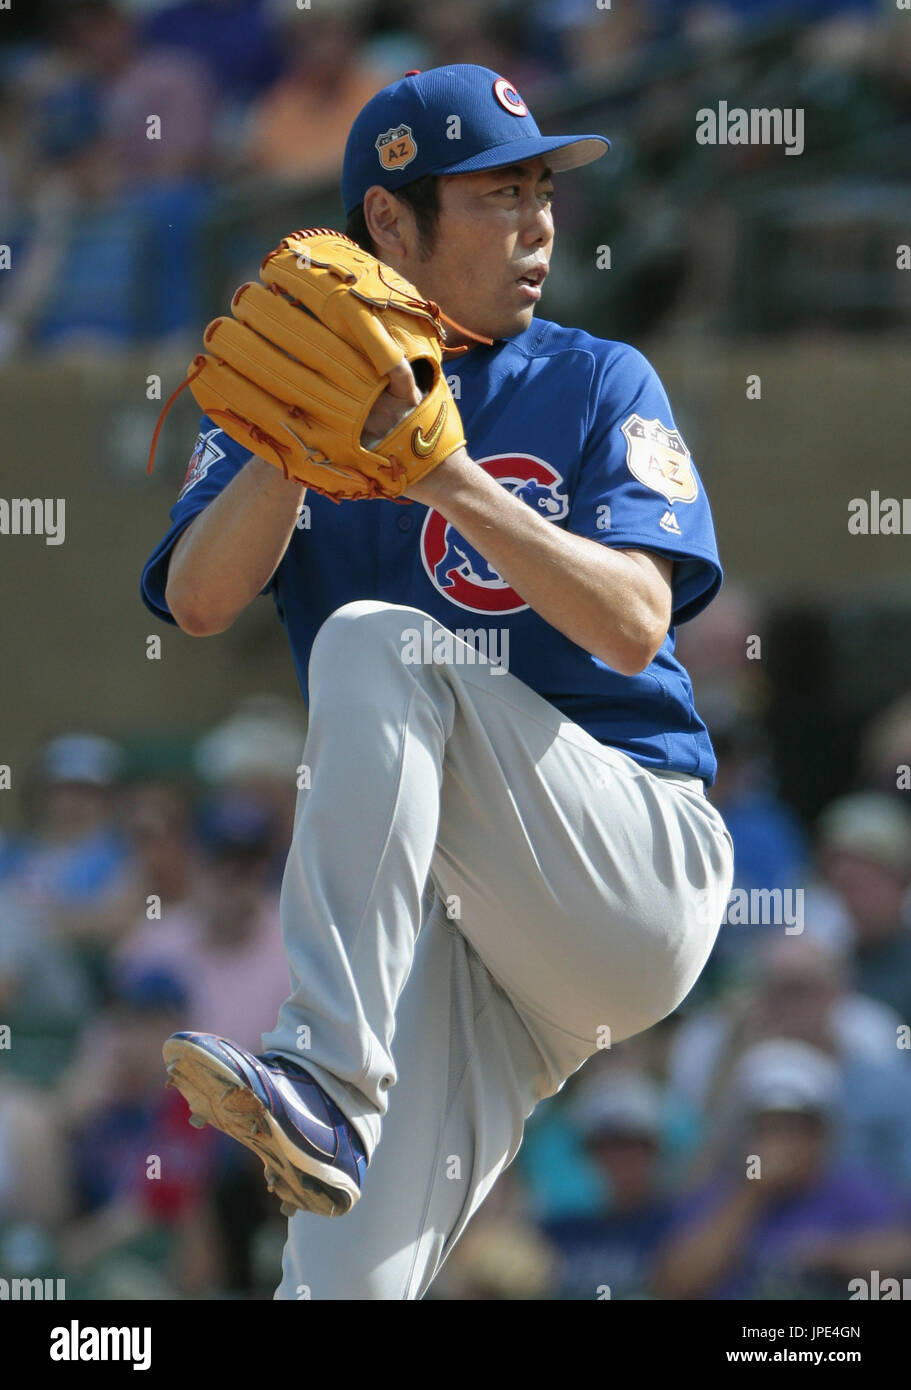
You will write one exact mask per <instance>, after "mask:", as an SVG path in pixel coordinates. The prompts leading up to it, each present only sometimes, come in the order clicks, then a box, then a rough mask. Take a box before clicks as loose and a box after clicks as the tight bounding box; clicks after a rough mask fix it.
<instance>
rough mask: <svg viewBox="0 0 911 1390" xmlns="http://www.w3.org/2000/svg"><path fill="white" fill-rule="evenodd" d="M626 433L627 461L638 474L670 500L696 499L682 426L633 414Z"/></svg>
mask: <svg viewBox="0 0 911 1390" xmlns="http://www.w3.org/2000/svg"><path fill="white" fill-rule="evenodd" d="M620 428H621V430H622V432H623V434H624V435H625V437H626V463H627V467H628V468H629V471H630V472H631V473H632V475H633V477H634V478H638V479H639V482H640V483H643V484H644V485H645V487H647V488H651V490H652V491H653V492H660V493H661V495H662V497H666V498H667V500H668V501H669V502H695V500H696V496H697V493H698V488H697V486H696V475H695V473H694V472H693V468H692V461H691V455H690V451H689V449H688V448H687V447H686V445H685V444H684V442H683V438H682V436H681V434H680V431H679V430H669V429H667V428H666V427H665V426H664V425H662V423H661V421H660V420H643V418H642V416H641V415H631V416H630V417H629V419H628V420H626V421H624V423H623V424H622V425H621V426H620Z"/></svg>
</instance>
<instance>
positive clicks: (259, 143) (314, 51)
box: [0, 0, 911, 360]
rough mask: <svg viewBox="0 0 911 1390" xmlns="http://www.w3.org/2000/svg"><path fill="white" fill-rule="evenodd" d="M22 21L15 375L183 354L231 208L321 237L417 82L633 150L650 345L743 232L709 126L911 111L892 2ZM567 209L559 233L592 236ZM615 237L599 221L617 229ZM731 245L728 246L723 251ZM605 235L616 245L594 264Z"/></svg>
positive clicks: (743, 163) (4, 212) (221, 13)
mask: <svg viewBox="0 0 911 1390" xmlns="http://www.w3.org/2000/svg"><path fill="white" fill-rule="evenodd" d="M17 9H18V7H13V10H14V11H16V10H17ZM26 9H27V10H28V11H29V16H30V17H28V18H21V17H20V18H19V19H17V18H16V17H15V15H14V13H13V12H9V14H6V13H4V14H3V15H2V16H0V24H2V25H3V26H4V28H5V29H6V31H7V32H6V33H5V34H4V37H5V38H6V39H7V42H6V44H5V45H4V47H3V50H2V55H3V56H2V59H0V134H2V139H0V223H2V225H3V226H4V228H6V229H7V230H6V233H5V235H6V236H8V237H9V243H8V244H9V246H10V256H11V259H10V263H9V271H10V273H9V274H7V275H6V276H4V277H3V285H2V286H0V360H2V358H3V357H9V356H11V355H15V354H19V353H23V352H28V351H32V350H40V351H49V350H52V349H56V350H62V349H68V350H85V349H86V348H87V347H88V346H92V347H93V348H95V349H97V348H106V349H108V350H114V351H117V350H119V349H120V348H121V347H122V346H123V344H124V343H130V342H143V343H153V344H155V345H156V346H158V345H161V344H164V345H169V344H177V343H180V344H182V343H183V340H184V337H185V336H186V335H187V334H188V333H193V334H195V333H198V329H199V323H200V320H201V319H203V320H204V315H206V314H207V310H208V309H211V308H212V307H213V306H212V305H211V304H207V303H206V302H205V292H206V273H205V268H206V262H207V261H210V260H211V258H212V256H213V254H214V251H213V246H214V243H215V241H216V240H218V238H220V237H226V238H227V239H228V241H230V239H231V236H232V235H233V234H234V233H236V231H237V227H238V225H239V224H241V223H242V222H243V212H242V211H241V212H239V211H238V206H237V200H236V198H235V202H234V203H232V204H231V211H230V215H229V216H228V218H227V223H228V226H227V227H226V224H225V220H224V199H225V197H226V196H229V197H230V194H231V192H232V190H233V191H234V193H235V195H236V193H237V190H238V189H241V190H246V191H245V194H244V198H242V199H241V201H242V202H243V201H244V199H245V200H246V206H247V208H248V210H249V208H252V207H256V206H260V207H261V206H263V205H264V199H266V200H267V199H268V196H269V194H268V189H269V188H271V189H284V190H285V196H286V197H287V195H288V193H289V192H290V193H292V194H293V195H294V202H293V206H294V208H295V209H296V211H297V215H298V216H299V218H300V220H301V221H303V222H306V220H307V194H308V191H310V190H312V189H314V188H319V187H323V188H325V187H326V186H327V181H330V182H331V181H332V180H333V179H334V178H335V177H336V176H337V174H338V172H339V170H340V165H341V158H342V153H343V150H344V144H345V139H346V135H347V132H348V129H349V127H350V124H351V122H352V120H353V118H354V116H355V115H356V113H357V111H358V110H359V109H360V107H361V106H362V105H363V104H364V102H365V101H366V100H367V99H368V98H369V97H370V96H371V95H372V94H373V93H374V92H375V91H376V90H378V89H379V87H381V86H382V85H384V84H385V83H386V82H388V81H391V80H394V79H395V78H397V77H399V76H401V75H402V74H403V73H404V72H406V71H408V70H409V69H412V68H420V69H425V68H428V67H432V66H435V65H438V64H440V63H444V62H473V63H481V64H484V65H487V66H489V67H492V68H494V69H497V70H499V71H504V72H505V73H506V74H507V75H508V76H510V77H511V78H512V80H513V81H514V82H516V83H517V85H518V86H519V87H520V89H522V90H523V92H525V94H526V95H527V96H528V97H529V99H530V100H531V101H532V103H533V105H534V106H535V108H536V109H538V110H540V109H541V107H540V106H539V104H538V103H539V102H540V103H543V105H544V108H545V109H547V110H560V108H561V105H562V106H563V107H566V108H567V110H568V111H573V112H575V111H576V110H580V109H581V110H585V111H586V113H587V114H588V113H590V114H591V115H592V116H593V117H594V116H595V115H597V116H598V117H599V119H600V118H603V119H604V120H605V121H607V120H609V122H610V126H611V129H610V133H611V134H612V135H618V136H620V137H621V138H620V139H619V141H618V145H617V149H616V150H615V152H614V154H613V156H612V159H611V170H610V178H611V180H612V181H613V182H612V184H611V188H612V191H613V194H614V196H613V197H612V199H611V207H612V229H613V233H614V235H615V238H616V239H617V242H618V248H622V250H623V256H622V258H621V265H625V266H626V267H627V272H628V276H627V281H625V282H624V284H623V285H622V286H621V287H618V292H619V293H620V294H621V300H620V302H619V303H618V304H616V305H615V309H614V312H615V318H616V320H617V322H618V325H619V326H621V327H623V328H624V330H625V322H626V321H625V318H624V311H628V315H629V316H631V319H632V328H633V329H635V328H637V327H639V326H640V323H641V325H642V326H648V324H649V323H650V321H651V319H652V318H654V317H655V316H656V315H657V316H659V317H660V316H661V315H662V314H666V313H667V312H668V310H669V308H670V307H671V306H672V304H673V302H674V300H675V299H676V298H677V296H678V294H679V287H680V284H681V283H682V282H683V280H684V279H685V278H686V277H684V276H683V274H682V272H683V271H684V270H685V269H686V263H687V261H688V255H687V246H688V243H689V240H690V238H691V237H692V236H693V235H695V232H696V229H697V228H699V229H700V231H701V235H702V236H703V238H709V237H710V236H711V223H712V221H713V219H714V217H716V216H717V217H722V218H723V216H724V209H723V207H715V209H714V212H713V216H712V218H710V217H709V216H708V215H707V212H706V209H705V208H704V207H703V206H702V199H704V197H705V196H706V188H705V183H706V178H707V174H706V172H705V171H706V169H707V168H708V167H709V166H707V165H706V163H705V160H704V159H702V158H701V152H700V150H699V149H698V147H697V146H696V145H695V140H694V130H693V119H692V118H693V113H694V111H695V110H696V108H697V107H698V106H700V105H701V104H702V102H703V100H708V99H710V100H711V101H715V100H717V95H718V93H719V92H720V91H721V90H722V89H723V91H724V94H725V95H726V97H727V98H729V99H730V100H731V101H732V102H735V103H736V101H737V99H738V98H740V99H742V100H744V101H747V102H749V101H750V100H756V101H758V102H759V104H774V102H775V101H776V100H778V101H780V102H782V103H783V104H784V105H791V104H793V103H794V99H795V97H799V99H800V101H801V103H802V104H803V105H805V106H807V107H808V108H809V109H810V111H811V113H812V117H811V119H812V130H813V136H812V138H813V143H814V145H815V147H816V149H817V150H818V149H819V148H820V147H823V148H824V147H825V146H826V145H827V144H831V143H832V142H836V143H837V142H838V141H850V140H851V139H853V138H856V137H859V136H862V135H863V134H864V133H865V132H870V131H875V130H878V129H887V128H889V127H890V126H892V125H895V124H896V123H898V124H899V125H901V124H907V122H908V120H909V114H911V82H909V78H908V72H909V61H908V60H909V54H911V33H909V29H911V26H908V25H907V24H904V25H902V24H901V23H900V22H899V23H896V14H895V11H894V7H892V23H891V24H889V23H885V19H886V15H887V11H888V9H889V7H888V6H886V4H885V3H881V2H880V0H790V2H789V3H783V0H713V2H712V3H695V0H676V2H673V0H624V3H623V4H622V5H616V6H614V7H610V6H608V5H601V4H599V3H598V0H447V3H446V4H440V5H432V4H427V3H425V2H424V0H308V3H307V4H306V5H304V4H301V3H297V0H178V2H177V3H174V2H173V0H171V2H170V3H169V2H168V0H45V2H44V3H42V4H40V5H36V6H35V7H34V8H33V9H31V8H30V7H26ZM880 21H882V22H880ZM17 24H18V25H19V28H18V29H17V28H14V25H17ZM782 25H784V26H788V25H790V26H792V28H791V30H790V31H789V33H788V36H787V38H786V39H785V40H783V41H782V44H781V46H780V47H778V48H774V47H773V48H772V49H770V50H769V52H768V53H766V54H765V56H764V58H763V59H762V61H761V62H760V63H759V66H758V67H757V62H756V58H755V55H754V54H753V51H752V49H751V48H750V44H751V43H752V42H753V38H752V36H753V35H755V34H756V33H758V32H765V31H766V30H769V29H771V31H772V32H777V31H778V29H779V28H780V26H782ZM738 45H741V46H738ZM724 157H725V160H726V164H725V169H724V173H725V180H726V181H728V180H732V181H733V180H736V179H737V177H738V176H739V175H740V174H742V173H748V174H750V175H753V174H755V173H756V172H757V171H758V172H761V171H762V167H763V164H764V163H765V164H768V163H769V152H768V151H763V150H762V149H757V148H753V149H751V150H748V151H744V150H738V149H737V148H736V147H735V148H732V149H730V150H728V151H726V152H725V156H724ZM786 163H789V161H786ZM864 172H865V173H867V172H868V171H867V170H865V171H864ZM716 175H717V171H716V172H715V173H712V174H710V175H708V177H709V181H710V182H711V181H712V180H714V179H715V178H716ZM251 185H255V191H253V190H252V188H251ZM728 191H729V192H730V189H729V190H728ZM568 196H569V201H568V202H567V206H566V219H565V225H566V226H567V227H568V228H569V230H570V231H579V230H580V229H581V226H582V221H583V219H582V216H581V214H579V212H578V210H577V209H574V207H573V203H572V195H571V193H570V194H569V195H568ZM694 198H695V200H696V201H695V203H694V201H693V200H694ZM855 201H856V200H855ZM840 215H841V220H842V222H843V221H844V210H843V209H842V212H841V214H840ZM597 217H598V218H601V221H602V223H603V216H602V209H600V208H599V209H598V210H597ZM596 220H597V219H596ZM215 228H218V229H219V230H218V237H216V236H215V235H214V229H215ZM627 231H628V240H629V244H626V242H624V236H625V235H626V234H627ZM716 235H717V236H718V238H719V244H720V245H721V246H722V247H723V246H724V244H725V237H724V229H720V230H717V231H716ZM842 235H845V233H844V231H843V232H842ZM854 236H855V240H856V233H855V234H854ZM601 237H603V225H602V226H601V228H600V233H599V235H598V237H597V239H596V241H595V243H593V244H597V240H600V238H601ZM728 240H729V239H728ZM586 244H587V243H586ZM708 244H712V245H713V244H714V243H713V242H709V243H708ZM586 254H587V252H586ZM259 256H261V247H260V248H259V255H258V256H257V257H256V260H257V261H258V259H259ZM589 259H590V257H589ZM640 262H641V264H640ZM702 264H703V266H704V267H705V269H704V272H703V278H702V280H700V278H699V275H698V270H696V269H693V270H692V277H691V278H692V283H691V288H690V296H691V299H692V300H693V301H695V302H697V303H702V302H703V300H704V298H705V295H706V293H707V284H706V283H704V281H705V277H706V276H708V280H709V281H711V280H712V279H713V278H714V279H717V278H718V275H719V273H720V271H719V264H720V262H719V257H718V256H716V255H715V254H714V253H712V254H710V255H707V256H705V257H704V258H703V261H702ZM710 269H711V271H712V273H711V274H709V270H710ZM226 273H227V272H226ZM616 278H617V277H615V279H616ZM602 279H603V277H602ZM675 286H676V288H674V287H675ZM230 289H233V284H232V285H231V286H230V287H228V292H229V293H230ZM605 291H606V285H603V286H602V291H601V292H605ZM589 293H590V291H589ZM634 310H635V314H634V313H633V311H634ZM614 336H620V333H619V332H615V334H614Z"/></svg>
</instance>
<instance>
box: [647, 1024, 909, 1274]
mask: <svg viewBox="0 0 911 1390" xmlns="http://www.w3.org/2000/svg"><path fill="white" fill-rule="evenodd" d="M838 1085H839V1081H838V1069H837V1066H836V1064H835V1062H834V1061H833V1060H832V1059H831V1058H830V1057H827V1056H826V1055H825V1053H822V1052H820V1051H818V1049H816V1048H813V1047H810V1046H809V1045H808V1044H805V1043H797V1042H791V1041H786V1040H782V1039H770V1040H769V1041H767V1042H765V1043H761V1044H759V1045H758V1046H757V1047H755V1048H753V1049H751V1051H750V1052H748V1053H747V1054H746V1055H745V1056H744V1057H743V1058H742V1059H741V1063H740V1066H739V1068H738V1072H737V1086H736V1093H735V1095H736V1100H735V1104H736V1110H735V1111H734V1118H735V1120H736V1133H735V1138H734V1142H733V1143H732V1144H731V1146H730V1149H729V1151H728V1152H727V1153H726V1155H725V1158H724V1160H723V1162H722V1163H721V1164H720V1165H719V1166H718V1169H717V1171H715V1172H714V1173H713V1174H712V1176H711V1179H710V1181H709V1182H708V1183H706V1184H705V1185H704V1186H703V1187H701V1188H700V1189H699V1190H698V1191H696V1192H695V1193H694V1194H693V1195H691V1196H690V1197H688V1198H685V1199H684V1200H683V1201H682V1203H681V1204H680V1206H679V1209H678V1211H677V1213H676V1217H675V1225H674V1229H673V1230H672V1232H671V1234H670V1236H669V1237H668V1240H667V1242H666V1244H665V1246H664V1248H663V1250H662V1251H661V1252H659V1256H658V1260H657V1265H656V1271H655V1288H656V1292H657V1294H658V1296H659V1297H661V1298H684V1299H776V1298H778V1299H789V1300H792V1299H806V1298H831V1299H841V1300H843V1299H845V1298H846V1297H847V1291H848V1281H849V1280H850V1279H851V1278H852V1277H855V1276H857V1275H858V1274H859V1273H862V1272H863V1271H864V1270H870V1269H878V1270H880V1272H881V1274H882V1276H883V1277H887V1276H892V1277H899V1278H900V1277H902V1276H904V1275H906V1274H907V1273H908V1272H909V1270H911V1226H909V1216H908V1210H907V1204H906V1203H905V1202H903V1201H902V1200H900V1199H899V1198H898V1197H897V1196H896V1195H895V1194H894V1193H893V1192H891V1191H890V1190H889V1188H888V1187H887V1185H886V1184H884V1183H883V1182H882V1180H881V1179H880V1178H878V1177H873V1176H872V1175H869V1174H867V1173H865V1172H863V1171H857V1170H852V1169H849V1168H846V1167H843V1166H841V1165H840V1164H838V1163H837V1162H836V1161H835V1160H834V1158H833V1151H832V1119H833V1114H834V1110H835V1107H836V1105H837V1094H838Z"/></svg>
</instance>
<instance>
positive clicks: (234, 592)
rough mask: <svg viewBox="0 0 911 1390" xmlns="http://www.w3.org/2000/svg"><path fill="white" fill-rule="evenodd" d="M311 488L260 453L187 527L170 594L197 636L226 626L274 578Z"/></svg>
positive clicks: (174, 558)
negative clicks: (287, 476) (275, 466)
mask: <svg viewBox="0 0 911 1390" xmlns="http://www.w3.org/2000/svg"><path fill="white" fill-rule="evenodd" d="M303 496H304V489H303V488H302V487H301V486H300V485H299V484H298V483H295V482H289V481H288V480H287V479H286V478H285V477H283V475H282V474H281V473H280V472H279V471H278V469H277V468H274V467H273V466H272V464H270V463H266V462H265V461H264V460H263V459H260V458H255V457H254V458H252V459H251V460H250V461H249V463H247V464H245V466H244V467H243V468H242V469H241V470H240V472H239V473H238V474H237V476H236V477H235V478H233V479H232V480H231V482H230V483H229V484H228V486H227V487H226V488H225V489H224V491H223V492H220V493H219V495H218V496H217V497H216V498H214V499H213V500H212V501H211V502H210V503H209V505H208V506H207V507H206V508H205V510H204V511H202V512H200V514H199V516H197V517H196V518H195V519H194V521H192V522H191V524H190V525H189V526H188V527H187V529H186V531H184V533H183V535H182V536H181V537H180V539H179V540H178V542H177V544H176V545H175V547H174V549H173V551H172V553H171V561H170V565H169V567H168V582H167V586H166V588H165V600H166V602H167V605H168V608H169V609H170V611H171V614H172V616H173V618H174V620H175V622H177V624H178V625H179V626H180V627H181V628H182V629H183V631H184V632H187V633H189V634H190V636H191V637H210V636H212V635H214V634H215V633H217V632H224V630H225V628H227V627H230V626H231V624H232V623H233V622H234V619H235V618H236V617H237V615H238V614H239V613H240V612H241V611H242V610H243V609H244V608H246V606H247V604H248V603H250V602H252V600H253V599H254V598H256V596H257V594H259V593H260V592H261V590H262V589H263V588H264V587H265V585H266V584H267V583H268V582H269V580H270V579H271V578H272V575H273V574H274V573H275V570H276V568H277V566H278V564H279V561H280V560H281V558H282V556H283V555H284V553H285V551H286V549H287V547H288V542H289V541H290V539H291V537H292V535H293V534H294V526H295V523H296V521H297V517H298V513H299V511H300V505H301V501H302V500H303Z"/></svg>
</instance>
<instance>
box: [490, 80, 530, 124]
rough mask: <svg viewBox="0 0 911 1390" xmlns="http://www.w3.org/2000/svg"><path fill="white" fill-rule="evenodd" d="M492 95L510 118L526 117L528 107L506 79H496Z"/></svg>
mask: <svg viewBox="0 0 911 1390" xmlns="http://www.w3.org/2000/svg"><path fill="white" fill-rule="evenodd" d="M493 94H494V96H495V97H496V99H497V101H498V102H499V103H500V105H501V106H502V107H503V108H504V110H506V111H508V112H509V114H510V116H527V115H528V107H527V106H526V105H525V102H524V101H523V100H522V98H521V97H520V96H519V93H518V92H517V91H516V89H515V87H514V86H513V85H512V83H511V82H510V80H509V78H508V77H498V78H497V80H496V82H495V83H494V84H493Z"/></svg>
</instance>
